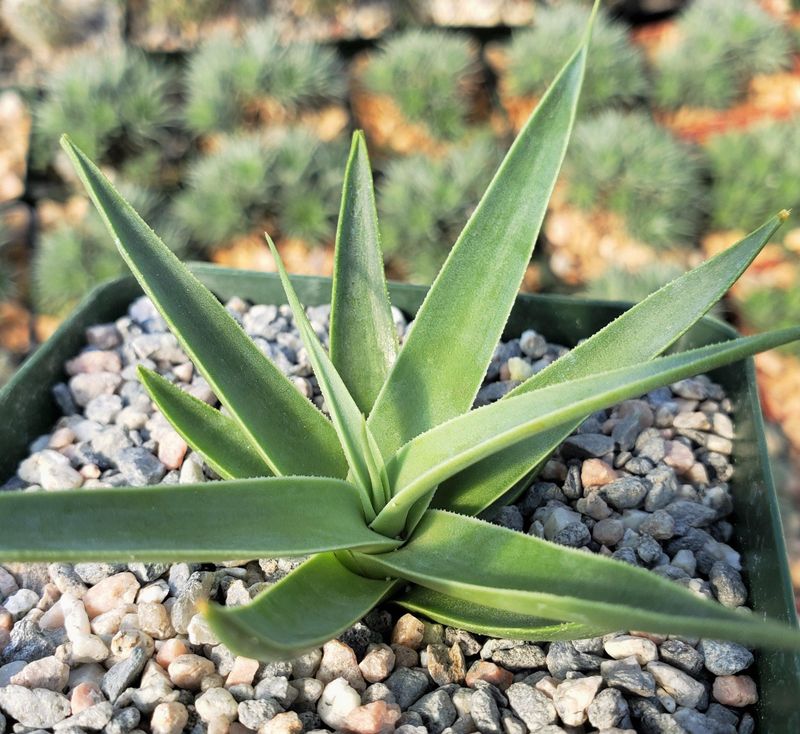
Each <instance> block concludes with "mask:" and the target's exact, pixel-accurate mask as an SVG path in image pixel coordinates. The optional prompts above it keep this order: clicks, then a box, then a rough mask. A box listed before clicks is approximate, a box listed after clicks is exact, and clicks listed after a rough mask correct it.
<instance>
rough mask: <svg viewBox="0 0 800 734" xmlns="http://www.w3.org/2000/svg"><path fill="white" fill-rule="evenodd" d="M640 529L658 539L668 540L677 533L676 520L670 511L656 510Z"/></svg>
mask: <svg viewBox="0 0 800 734" xmlns="http://www.w3.org/2000/svg"><path fill="white" fill-rule="evenodd" d="M639 531H640V532H642V533H647V534H648V535H650V536H651V537H653V538H655V539H656V540H668V539H669V538H671V537H672V536H673V535H675V520H674V518H673V517H672V515H670V514H669V512H666V511H665V510H656V511H655V512H654V513H653V514H652V515H650V517H648V518H646V519H645V520H644V521H643V522H642V524H641V525H640V526H639Z"/></svg>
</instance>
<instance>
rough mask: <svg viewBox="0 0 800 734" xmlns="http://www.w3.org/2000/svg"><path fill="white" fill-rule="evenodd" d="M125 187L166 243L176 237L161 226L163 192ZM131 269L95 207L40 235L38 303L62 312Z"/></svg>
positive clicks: (35, 273)
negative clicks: (92, 289)
mask: <svg viewBox="0 0 800 734" xmlns="http://www.w3.org/2000/svg"><path fill="white" fill-rule="evenodd" d="M120 188H121V190H123V191H125V195H126V196H127V197H129V200H130V201H131V202H134V205H135V206H136V207H137V208H138V207H142V208H141V210H140V211H145V212H147V214H148V215H149V216H150V217H151V218H152V219H151V221H154V222H156V229H157V230H159V231H161V232H162V233H163V234H164V238H165V241H167V242H169V243H173V242H175V241H176V239H175V238H174V237H170V236H168V235H167V233H165V232H163V229H164V228H163V227H160V226H159V225H158V222H159V221H163V217H161V216H160V215H161V213H162V209H163V201H162V200H161V198H160V197H159V196H157V195H155V194H153V193H152V192H149V191H147V190H145V189H142V188H140V187H137V186H131V185H125V184H122V185H121V187H120ZM127 272H128V270H127V267H126V266H125V263H124V262H123V261H122V260H120V258H119V255H118V253H117V250H116V247H115V245H114V242H113V240H112V239H111V238H110V237H109V236H108V231H107V230H106V227H105V225H104V224H103V222H102V220H101V219H100V216H99V215H98V214H97V212H96V211H95V210H94V209H91V210H89V211H87V213H86V215H85V216H84V218H83V219H82V220H81V221H79V222H63V223H61V224H57V225H56V226H54V227H53V228H51V229H48V230H46V231H44V232H42V234H41V235H40V237H39V242H38V244H37V247H36V251H35V254H34V257H33V263H32V273H31V274H32V283H31V285H32V293H31V295H32V300H33V304H34V306H35V308H36V310H37V311H38V312H39V313H44V314H50V315H53V316H63V315H65V314H66V313H68V312H69V310H70V309H71V308H72V307H73V306H74V305H75V304H76V303H77V302H78V301H79V300H80V299H81V298H82V297H83V296H84V295H86V293H88V292H89V290H91V288H92V287H94V286H95V285H97V284H98V283H100V282H101V281H103V280H106V279H107V278H114V277H118V276H121V275H124V274H125V273H127Z"/></svg>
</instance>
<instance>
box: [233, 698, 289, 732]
mask: <svg viewBox="0 0 800 734" xmlns="http://www.w3.org/2000/svg"><path fill="white" fill-rule="evenodd" d="M281 710H282V709H281V707H280V704H279V703H278V702H277V701H273V700H272V699H269V698H261V699H258V700H255V701H240V702H239V706H238V716H239V721H240V722H241V723H242V724H244V725H245V726H246V727H247V728H248V729H253V730H259V729H260V728H261V727H262V726H264V724H266V723H267V722H268V721H270V719H273V718H274V717H275V716H277V715H278V714H279V713H281Z"/></svg>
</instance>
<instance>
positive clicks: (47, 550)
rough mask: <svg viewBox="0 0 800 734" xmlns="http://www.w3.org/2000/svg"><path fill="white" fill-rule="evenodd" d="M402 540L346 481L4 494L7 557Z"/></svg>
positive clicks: (275, 551)
mask: <svg viewBox="0 0 800 734" xmlns="http://www.w3.org/2000/svg"><path fill="white" fill-rule="evenodd" d="M298 508H300V509H301V511H299V509H298ZM32 538H35V539H36V542H35V543H32V542H31V539H32ZM397 545H398V544H397V543H396V542H394V541H391V540H388V539H387V538H384V537H383V536H381V535H378V534H377V533H374V532H372V531H371V530H369V528H367V526H366V523H365V522H364V514H363V511H362V509H361V501H360V499H359V496H358V491H357V490H356V488H355V487H353V486H352V485H351V484H348V483H347V482H344V481H342V480H341V479H325V478H322V477H270V478H266V479H235V480H230V481H227V482H225V483H224V484H216V483H214V482H205V483H202V484H179V485H159V486H156V487H136V488H130V487H128V488H118V489H116V488H115V489H92V490H78V491H71V492H0V558H2V559H3V561H4V562H6V561H23V562H34V561H66V562H75V561H121V562H130V561H163V562H177V561H204V562H205V561H208V562H211V561H226V560H227V561H230V560H238V559H241V558H269V557H274V556H298V555H306V554H308V553H316V552H319V551H327V550H340V549H349V548H356V547H358V548H361V549H362V550H365V551H367V552H375V551H378V550H391V549H392V548H394V547H396V546H397Z"/></svg>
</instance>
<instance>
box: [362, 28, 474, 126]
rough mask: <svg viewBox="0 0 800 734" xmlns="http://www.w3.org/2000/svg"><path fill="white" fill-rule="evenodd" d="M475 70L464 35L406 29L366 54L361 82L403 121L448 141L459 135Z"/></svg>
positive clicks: (467, 108)
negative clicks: (392, 106) (389, 104)
mask: <svg viewBox="0 0 800 734" xmlns="http://www.w3.org/2000/svg"><path fill="white" fill-rule="evenodd" d="M477 68H478V67H477V54H476V51H475V48H474V47H473V44H472V43H471V42H470V41H469V40H468V39H467V38H466V37H465V36H460V35H457V34H453V33H444V32H442V31H432V30H408V31H405V32H403V33H400V34H398V35H396V36H394V37H393V38H391V39H389V40H388V41H387V42H386V43H384V44H383V45H382V47H381V49H380V51H379V52H377V53H375V54H373V55H371V56H370V58H369V60H368V62H367V63H366V65H365V67H364V69H363V72H362V74H361V82H362V83H363V85H364V87H365V88H366V89H367V90H368V91H369V92H371V93H373V94H381V95H387V96H388V97H390V98H391V99H392V100H393V102H394V103H395V104H396V105H397V108H398V109H399V111H400V112H401V113H402V115H403V116H404V117H405V118H406V120H407V121H408V122H412V123H420V124H422V125H424V126H425V128H426V129H427V130H428V131H429V132H430V133H431V134H432V135H433V136H434V137H436V138H441V139H444V140H451V139H455V138H457V137H458V136H460V135H461V134H462V133H463V131H464V128H465V125H466V122H467V118H468V116H469V113H470V105H471V94H470V93H471V91H472V87H473V84H474V81H475V73H476V71H477Z"/></svg>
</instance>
